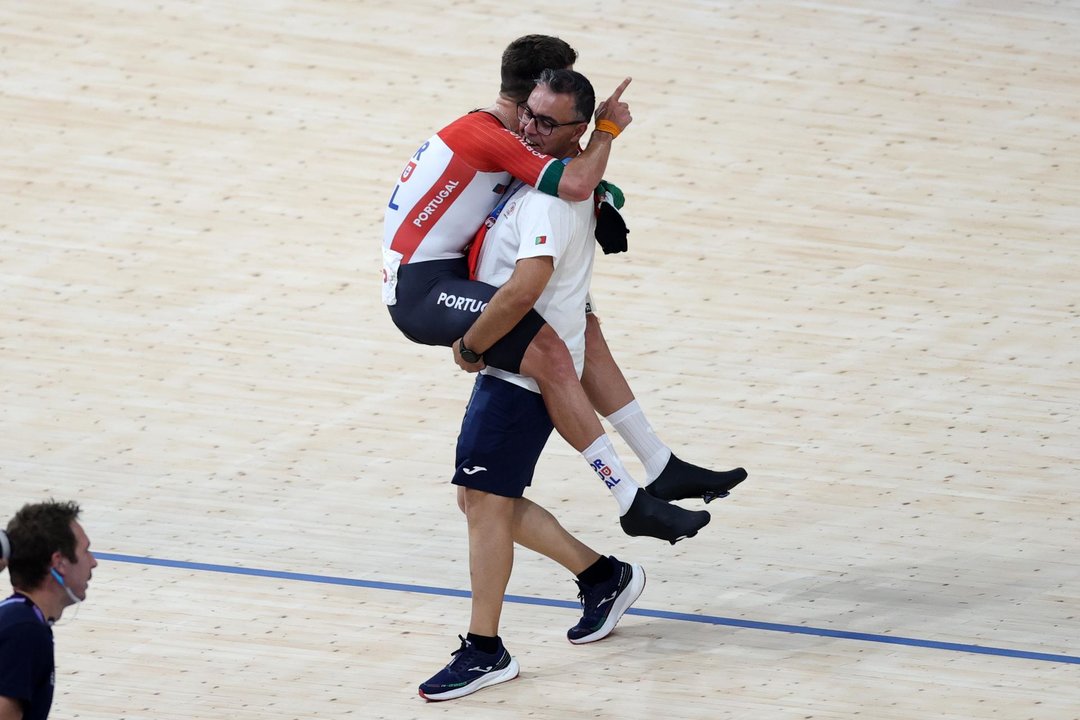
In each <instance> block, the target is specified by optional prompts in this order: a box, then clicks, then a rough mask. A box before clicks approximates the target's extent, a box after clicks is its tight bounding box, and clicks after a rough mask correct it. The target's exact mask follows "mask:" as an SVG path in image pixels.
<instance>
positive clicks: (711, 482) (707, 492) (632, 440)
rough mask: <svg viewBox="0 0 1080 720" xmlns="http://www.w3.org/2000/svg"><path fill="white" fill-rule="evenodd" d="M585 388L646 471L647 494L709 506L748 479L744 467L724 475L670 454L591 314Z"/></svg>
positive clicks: (588, 319)
mask: <svg viewBox="0 0 1080 720" xmlns="http://www.w3.org/2000/svg"><path fill="white" fill-rule="evenodd" d="M581 385H582V388H583V389H584V391H585V393H586V395H587V396H588V398H589V401H590V403H591V404H592V405H593V407H595V408H596V410H597V411H598V412H599V413H600V414H601V415H603V416H604V417H606V418H607V419H608V421H609V422H610V423H611V424H612V426H613V427H614V428H615V429H616V430H617V431H618V433H619V435H620V436H621V437H622V438H623V439H624V440H625V441H626V442H627V444H628V445H630V447H631V448H632V449H633V451H634V454H636V455H637V456H638V459H639V460H640V461H641V463H642V465H644V466H645V477H646V480H645V489H646V491H647V492H648V493H649V494H651V495H654V496H656V497H658V498H661V499H663V500H682V499H684V498H690V497H703V498H705V502H710V501H711V500H713V499H715V498H721V497H724V496H726V495H727V494H728V493H729V492H730V490H731V489H732V488H733V487H735V486H736V485H738V484H739V483H740V482H742V481H743V480H745V479H746V471H745V470H744V469H742V468H735V469H733V470H727V471H724V472H717V471H714V470H708V469H706V468H701V467H698V466H696V465H692V464H690V463H687V462H685V461H683V460H681V459H679V458H678V457H676V456H675V455H674V454H673V453H672V452H671V448H669V447H668V446H667V445H666V444H664V442H663V441H662V440H660V438H659V437H658V436H657V434H656V432H655V431H654V430H653V428H652V425H651V424H650V423H649V421H648V418H646V417H645V413H644V411H643V410H642V409H641V407H640V406H639V405H638V403H637V400H636V398H635V397H634V393H633V391H632V390H631V389H630V384H629V383H628V382H627V381H626V377H625V376H624V375H623V372H622V369H621V368H620V367H619V365H618V363H616V362H615V358H614V357H613V356H612V354H611V349H610V348H609V347H608V344H607V340H606V339H605V338H604V333H603V331H601V329H600V322H599V320H597V318H596V316H595V315H594V314H593V313H589V314H588V315H587V316H586V326H585V370H584V372H583V373H582V376H581Z"/></svg>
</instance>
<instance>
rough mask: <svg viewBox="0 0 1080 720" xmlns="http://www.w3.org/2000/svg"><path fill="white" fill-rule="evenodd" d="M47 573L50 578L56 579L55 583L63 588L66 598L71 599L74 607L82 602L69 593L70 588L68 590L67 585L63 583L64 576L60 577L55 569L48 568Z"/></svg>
mask: <svg viewBox="0 0 1080 720" xmlns="http://www.w3.org/2000/svg"><path fill="white" fill-rule="evenodd" d="M49 572H51V573H52V576H53V577H54V578H55V579H56V582H58V583H60V587H62V588H64V592H66V593H67V595H68V597H69V598H71V602H73V603H75V604H76V605H78V604H79V603H81V602H82V600H80V599H79V598H78V597H77V596H76V595H75V593H73V592H71V588H69V587H68V586H67V583H65V582H64V576H63V575H61V574H60V573H59V571H57V569H56V568H49Z"/></svg>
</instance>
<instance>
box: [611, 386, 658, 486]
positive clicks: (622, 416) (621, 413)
mask: <svg viewBox="0 0 1080 720" xmlns="http://www.w3.org/2000/svg"><path fill="white" fill-rule="evenodd" d="M607 421H608V422H609V423H611V425H612V427H614V428H615V429H616V430H617V431H618V433H619V437H621V438H622V439H623V440H625V441H626V444H627V445H629V446H630V449H631V450H633V451H634V454H635V455H637V457H638V460H640V461H641V464H642V465H644V466H645V484H646V485H648V484H649V483H651V482H652V481H653V480H655V479H656V478H657V477H658V476H659V475H660V473H661V472H663V471H664V467H666V466H667V464H668V460H670V459H671V448H669V447H668V446H667V445H665V444H664V443H663V441H662V440H660V438H658V437H657V436H656V431H655V430H653V427H652V425H651V424H649V419H648V418H646V417H645V411H644V410H642V409H641V406H640V405H638V401H637V400H631V401H630V404H628V405H626V406H625V407H622V408H620V409H618V410H616V411H615V412H613V413H611V414H610V415H608V416H607Z"/></svg>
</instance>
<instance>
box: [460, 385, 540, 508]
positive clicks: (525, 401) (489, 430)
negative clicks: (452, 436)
mask: <svg viewBox="0 0 1080 720" xmlns="http://www.w3.org/2000/svg"><path fill="white" fill-rule="evenodd" d="M552 429H553V426H552V424H551V418H550V417H548V412H547V408H545V407H544V400H543V398H541V397H540V395H539V394H538V393H534V392H532V391H530V390H526V389H525V388H523V387H521V386H520V385H515V384H513V383H510V382H506V381H505V380H500V379H499V378H496V377H491V376H489V375H480V376H479V377H477V379H476V385H475V386H473V393H472V397H471V398H469V407H468V408H466V409H465V419H464V420H462V421H461V434H460V435H458V442H457V458H456V459H455V462H456V464H457V470H455V472H454V479H453V481H452V482H453V483H454V484H455V485H462V486H464V487H467V488H472V489H474V490H483V491H484V492H489V493H492V494H493V495H502V496H503V497H511V498H517V497H521V496H522V495H523V494H524V493H525V488H527V487H528V486H529V485H531V484H532V477H533V472H534V471H535V470H536V461H537V460H539V459H540V452H541V451H542V450H543V449H544V445H546V444H547V439H548V436H549V435H551V431H552Z"/></svg>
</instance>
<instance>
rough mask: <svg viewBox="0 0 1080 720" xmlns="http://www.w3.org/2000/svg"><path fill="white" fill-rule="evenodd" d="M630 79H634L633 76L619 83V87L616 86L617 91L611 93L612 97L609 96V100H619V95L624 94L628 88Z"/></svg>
mask: <svg viewBox="0 0 1080 720" xmlns="http://www.w3.org/2000/svg"><path fill="white" fill-rule="evenodd" d="M630 80H632V78H626V79H625V80H623V81H622V82H621V83H619V87H617V88H615V92H613V93H611V97H610V98H608V100H612V101H614V102H619V97H620V96H621V95H622V94H623V90H625V89H626V86H627V85H629V84H630Z"/></svg>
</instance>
